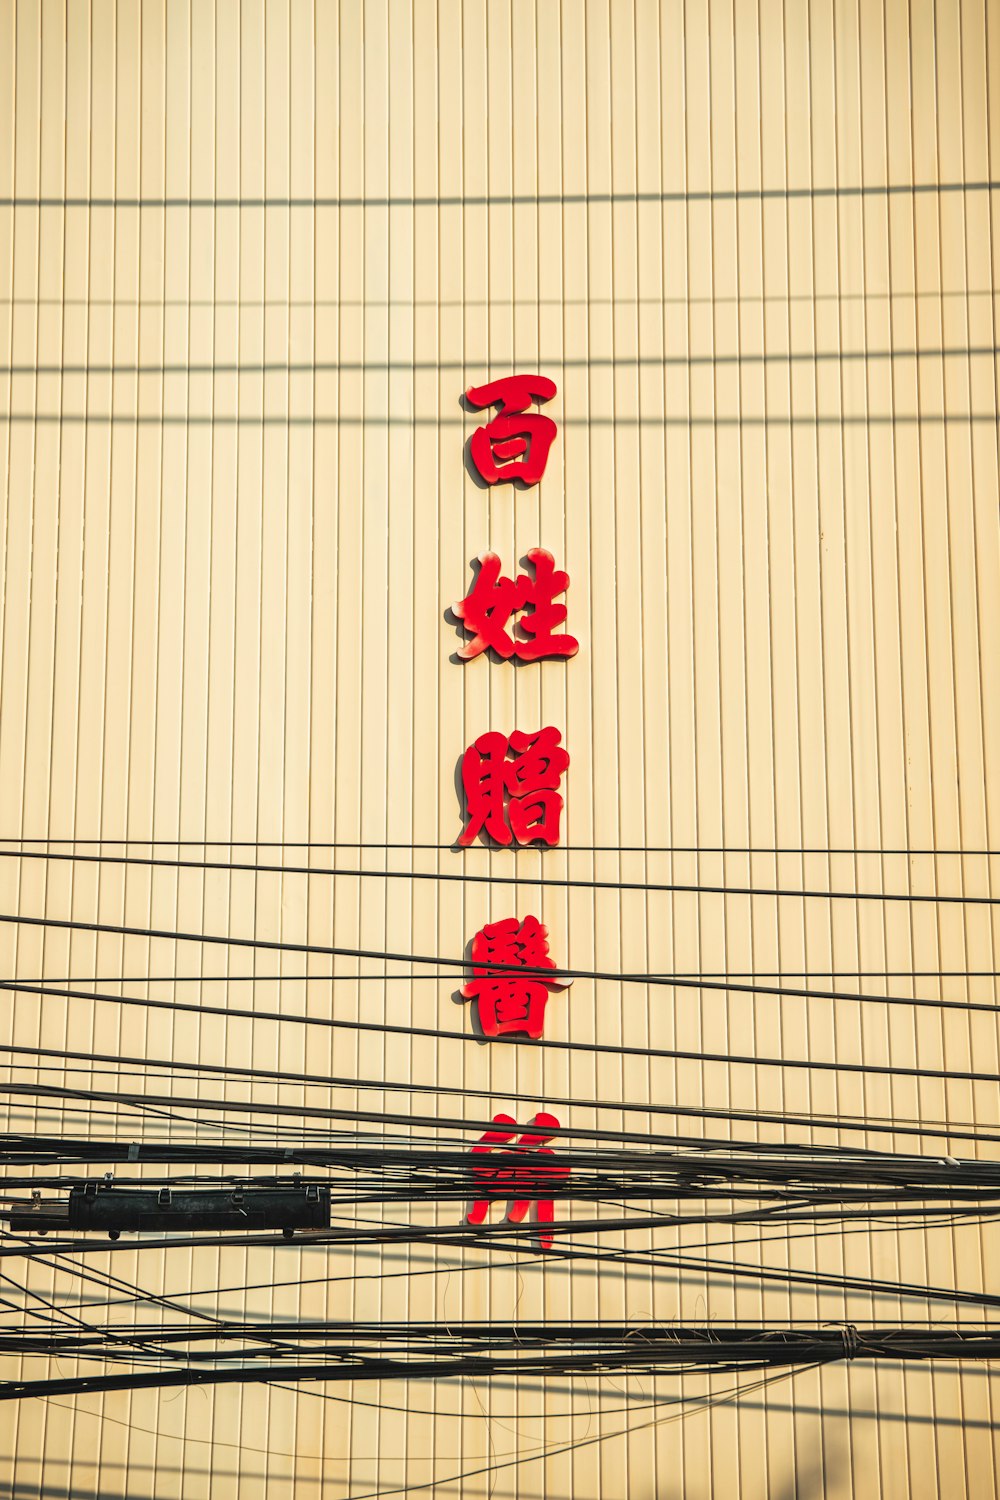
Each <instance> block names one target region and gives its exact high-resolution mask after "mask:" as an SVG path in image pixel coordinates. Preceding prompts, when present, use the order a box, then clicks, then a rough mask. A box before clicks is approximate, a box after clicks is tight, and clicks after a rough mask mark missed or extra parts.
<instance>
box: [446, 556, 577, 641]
mask: <svg viewBox="0 0 1000 1500" xmlns="http://www.w3.org/2000/svg"><path fill="white" fill-rule="evenodd" d="M526 561H527V562H528V563H530V564H531V567H532V569H533V570H534V577H533V578H529V577H528V575H527V574H526V573H519V574H518V575H517V578H516V579H514V578H507V577H501V576H500V568H501V566H502V564H501V562H500V559H499V557H498V556H497V554H496V553H495V552H483V553H481V554H480V557H479V563H480V567H479V573H478V575H477V576H476V581H475V584H474V585H473V588H472V593H471V594H469V595H468V597H467V598H465V599H462V600H460V602H459V603H458V604H455V605H453V606H452V609H453V613H454V614H455V615H456V616H457V618H458V619H459V620H461V621H462V622H463V624H464V626H465V629H466V630H467V631H469V632H471V633H472V635H473V637H474V638H473V640H471V641H470V642H469V643H468V645H465V646H462V647H460V649H459V652H458V655H459V656H460V657H461V659H462V660H463V661H472V659H473V658H474V657H476V656H480V655H481V654H482V653H483V652H484V651H486V650H487V649H488V648H490V647H492V649H493V650H494V651H495V652H496V653H497V655H498V656H501V657H502V658H503V659H504V661H509V660H510V658H511V657H512V656H516V657H517V658H518V660H519V661H544V660H545V659H546V658H548V657H568V656H575V655H576V653H577V651H579V649H580V643H579V641H577V640H576V639H575V638H574V637H573V636H571V635H556V634H555V630H556V627H557V626H558V625H561V624H562V623H563V621H564V620H565V618H566V606H565V604H556V602H555V600H556V597H557V595H559V594H562V593H565V591H566V589H567V587H568V586H569V574H568V573H563V572H560V571H558V570H557V568H556V565H555V558H554V557H553V556H552V553H551V552H546V551H545V549H544V548H543V547H532V549H531V551H530V552H529V553H528V555H527V559H526ZM519 611H523V613H522V614H521V616H520V618H519V619H518V621H517V622H516V623H517V625H518V627H519V628H520V630H521V632H522V633H523V635H525V636H527V637H528V639H527V640H515V639H514V638H513V637H512V636H511V634H510V632H509V630H508V626H509V625H510V623H511V617H512V616H513V615H514V614H517V613H518V612H519Z"/></svg>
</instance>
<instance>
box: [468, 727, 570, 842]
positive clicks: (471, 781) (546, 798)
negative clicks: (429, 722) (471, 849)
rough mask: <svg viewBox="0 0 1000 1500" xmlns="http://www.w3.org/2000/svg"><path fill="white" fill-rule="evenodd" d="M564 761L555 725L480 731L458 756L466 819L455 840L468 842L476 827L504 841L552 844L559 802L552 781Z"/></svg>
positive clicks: (555, 839) (555, 782) (559, 774)
mask: <svg viewBox="0 0 1000 1500" xmlns="http://www.w3.org/2000/svg"><path fill="white" fill-rule="evenodd" d="M509 756H512V757H513V758H512V759H511V758H508V757H509ZM568 765H569V755H568V754H567V752H566V751H565V750H564V749H563V748H562V745H561V736H560V734H559V731H558V729H553V728H551V727H548V728H546V729H539V730H537V731H536V732H535V733H534V734H524V733H523V732H522V731H521V730H519V729H515V730H514V731H513V733H512V734H511V735H509V736H508V735H505V734H500V733H498V732H496V731H490V732H489V733H487V734H481V735H480V736H479V738H478V739H477V740H476V741H475V743H474V744H472V745H470V746H469V748H468V750H466V752H465V754H464V755H463V757H462V786H463V789H464V791H465V796H466V802H467V806H468V821H467V823H466V825H465V827H464V828H463V829H462V832H461V833H460V834H459V837H458V842H459V844H461V845H462V846H463V847H464V846H466V845H468V844H471V843H472V841H473V839H474V838H475V837H476V835H477V834H478V833H480V832H485V833H487V834H489V836H490V837H491V838H493V839H495V840H496V842H497V843H498V844H504V845H507V844H510V843H512V842H513V841H514V840H516V841H517V843H519V844H531V843H544V844H549V845H552V844H557V843H558V842H559V819H560V816H561V814H562V806H563V799H562V797H561V796H560V794H559V791H558V787H559V782H560V779H561V777H562V774H563V772H564V771H565V770H566V768H567V766H568ZM505 799H506V800H505Z"/></svg>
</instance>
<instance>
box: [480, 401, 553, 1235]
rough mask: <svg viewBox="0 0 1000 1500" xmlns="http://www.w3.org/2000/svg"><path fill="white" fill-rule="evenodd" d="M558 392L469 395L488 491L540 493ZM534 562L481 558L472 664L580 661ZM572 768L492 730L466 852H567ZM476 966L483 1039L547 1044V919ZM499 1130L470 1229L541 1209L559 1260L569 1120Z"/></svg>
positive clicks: (483, 1168)
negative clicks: (482, 844) (559, 1193)
mask: <svg viewBox="0 0 1000 1500" xmlns="http://www.w3.org/2000/svg"><path fill="white" fill-rule="evenodd" d="M555 394H556V387H555V384H554V382H553V381H551V380H548V379H546V378H545V376H543V375H509V376H507V377H506V378H504V379H502V380H492V381H490V382H489V384H487V385H481V386H473V387H472V388H471V389H470V390H468V391H467V392H466V399H467V402H468V404H469V406H471V407H473V408H476V409H487V408H490V407H498V408H499V410H498V411H497V412H496V414H495V415H493V416H491V417H490V420H489V421H487V422H486V423H485V425H484V426H482V427H479V428H477V430H476V431H475V432H474V433H473V435H472V438H471V439H470V441H469V457H470V460H471V462H472V464H473V466H474V467H475V469H476V472H477V473H478V474H479V476H480V478H481V479H482V480H483V481H484V482H485V483H486V484H488V485H494V484H502V483H505V482H519V483H520V484H521V485H527V486H530V485H535V484H537V483H538V481H539V480H540V479H541V477H542V475H543V473H544V472H545V465H546V462H547V460H548V456H549V450H550V449H551V447H552V443H553V440H554V438H555V435H556V424H555V422H553V420H552V418H551V417H547V416H544V415H542V414H541V413H540V412H536V411H530V410H529V408H530V407H531V406H532V405H533V404H534V403H537V402H542V401H549V400H551V399H552V397H553V396H554V395H555ZM525 562H526V564H527V565H528V567H529V568H530V569H531V572H530V573H519V574H518V575H517V577H516V578H513V577H507V576H506V575H505V574H504V573H503V571H502V570H503V561H502V559H501V558H499V557H498V556H497V555H496V553H495V552H483V553H481V554H480V556H479V571H478V574H477V576H476V579H475V582H474V584H473V587H472V591H471V593H470V594H469V595H468V597H467V598H465V599H462V600H461V601H460V602H459V603H457V604H455V605H454V606H453V613H454V614H455V616H456V617H457V618H458V619H459V620H460V621H461V623H462V628H463V629H464V631H465V632H466V634H467V635H469V636H470V637H471V639H470V640H469V641H468V642H467V643H466V644H465V645H463V646H462V647H461V649H460V650H459V653H458V655H459V657H460V658H461V659H462V660H463V661H472V660H473V659H474V658H475V657H477V656H480V655H482V653H483V652H484V651H492V652H494V653H495V655H496V656H497V657H499V658H500V660H501V661H504V662H506V661H510V660H511V658H512V657H513V658H516V659H517V660H518V661H522V662H539V661H546V660H552V659H565V658H566V657H570V656H575V655H576V652H577V650H578V649H579V643H578V642H577V641H576V640H574V638H573V637H572V636H571V635H566V634H563V633H560V630H561V627H562V626H563V624H564V622H565V620H566V606H565V604H563V603H557V602H556V601H557V600H558V599H559V597H560V595H562V594H564V593H565V591H566V588H567V587H568V585H569V575H568V574H567V573H564V572H561V571H560V570H559V569H558V568H557V567H556V562H555V558H554V557H553V556H552V554H551V553H550V552H546V551H545V550H544V549H543V548H542V547H533V548H532V549H531V550H530V551H529V552H528V554H527V556H526V558H525ZM515 616H516V619H515ZM515 629H516V631H517V632H518V633H517V634H516V635H515V634H514V633H513V632H514V630H515ZM568 765H569V756H568V754H567V753H566V751H565V750H564V748H563V745H562V736H561V735H560V733H559V731H558V729H553V728H551V727H543V728H540V729H529V730H523V729H513V728H512V729H511V730H510V732H509V733H506V734H505V733H503V732H502V731H499V730H490V731H488V732H487V733H485V734H481V735H479V736H478V738H477V739H476V740H475V741H474V742H473V744H471V745H470V746H469V748H468V749H467V750H466V752H465V754H464V755H463V757H462V788H463V791H464V793H465V803H466V823H465V827H464V828H463V829H462V832H461V833H460V834H459V837H458V842H459V844H460V845H462V846H463V847H466V846H468V845H469V844H471V843H472V842H473V840H474V839H476V838H479V837H483V838H485V839H487V840H490V841H492V842H493V843H495V844H500V845H503V846H504V847H509V846H510V845H511V844H524V845H530V844H537V845H547V846H549V847H551V846H552V845H554V844H557V843H558V842H559V825H560V819H561V817H562V809H563V799H562V794H561V792H560V790H559V788H560V784H561V781H562V776H563V772H564V771H565V770H566V768H567V766H568ZM471 960H472V978H471V979H470V980H469V981H468V983H467V984H466V985H465V986H464V987H463V989H462V994H463V996H464V997H465V999H466V1000H471V1001H473V1002H474V1004H475V1006H476V1010H477V1013H478V1021H479V1025H480V1028H481V1030H482V1033H483V1035H484V1036H487V1037H497V1036H505V1035H511V1034H515V1035H516V1034H518V1033H520V1034H521V1035H523V1036H527V1037H530V1038H532V1039H535V1040H537V1038H538V1037H540V1036H541V1035H542V1031H543V1029H544V1025H545V1007H546V1004H547V1002H548V1000H549V998H550V995H551V994H552V992H553V991H555V990H558V989H562V988H564V987H565V985H566V984H567V983H568V981H566V980H560V979H559V978H557V977H553V978H552V979H548V978H547V977H546V971H547V970H553V971H555V970H556V967H557V966H556V964H555V962H554V961H553V959H552V958H551V957H550V955H549V945H548V937H547V933H546V930H545V928H544V927H543V926H542V924H541V922H539V920H538V919H537V917H531V916H526V917H524V918H523V919H522V918H518V917H506V918H504V919H503V920H502V921H499V922H488V923H487V924H486V926H485V927H484V928H483V929H482V930H481V931H480V932H477V933H476V935H475V937H474V938H473V940H472V952H471ZM519 971H520V972H519ZM493 1125H494V1128H493V1129H492V1130H488V1131H487V1132H486V1134H485V1135H484V1136H483V1137H482V1139H481V1140H480V1141H479V1142H478V1144H477V1145H475V1146H473V1148H472V1150H473V1154H474V1155H477V1156H488V1155H489V1153H491V1152H492V1151H494V1150H495V1149H496V1148H498V1147H500V1148H504V1150H503V1154H502V1156H498V1157H494V1158H493V1159H492V1160H490V1161H484V1162H483V1163H482V1164H481V1165H480V1164H477V1165H474V1166H473V1176H474V1181H475V1184H476V1186H475V1191H476V1192H477V1193H481V1194H482V1196H481V1197H477V1198H476V1201H475V1202H474V1203H473V1205H472V1207H471V1209H470V1210H469V1215H468V1220H469V1223H470V1224H481V1223H482V1222H483V1221H484V1219H485V1218H486V1216H487V1214H488V1213H489V1209H490V1205H491V1203H494V1202H497V1201H500V1200H506V1201H507V1204H508V1212H507V1217H508V1220H509V1221H510V1222H511V1223H513V1224H519V1223H521V1221H522V1220H523V1219H524V1218H525V1217H526V1215H527V1213H528V1210H529V1208H530V1207H531V1205H532V1203H534V1204H535V1218H536V1220H537V1222H538V1225H539V1233H538V1238H539V1242H540V1244H541V1245H542V1248H543V1249H546V1250H548V1249H550V1248H551V1245H552V1235H551V1234H550V1233H547V1232H546V1230H545V1229H544V1227H543V1226H544V1225H547V1224H551V1223H552V1220H553V1202H552V1199H551V1198H546V1197H544V1196H541V1195H544V1192H545V1188H546V1185H547V1184H552V1182H553V1180H554V1179H558V1178H565V1177H566V1176H568V1174H569V1168H568V1167H567V1166H565V1165H563V1164H561V1163H559V1162H558V1161H557V1160H556V1158H555V1156H554V1154H553V1152H552V1151H551V1150H550V1149H549V1147H548V1142H549V1141H550V1140H551V1139H552V1136H553V1134H554V1133H555V1131H557V1130H558V1129H559V1121H558V1120H557V1119H556V1118H555V1116H554V1115H550V1114H546V1113H544V1112H541V1113H539V1114H536V1115H535V1118H534V1119H533V1120H532V1121H531V1122H530V1123H529V1124H528V1125H526V1126H525V1127H524V1128H523V1130H522V1128H521V1127H520V1126H519V1125H518V1124H517V1122H516V1121H515V1120H512V1119H511V1118H510V1116H509V1115H495V1116H494V1117H493ZM549 1190H550V1191H551V1186H550V1188H549Z"/></svg>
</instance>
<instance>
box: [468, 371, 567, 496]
mask: <svg viewBox="0 0 1000 1500" xmlns="http://www.w3.org/2000/svg"><path fill="white" fill-rule="evenodd" d="M555 393H556V387H555V381H552V380H548V379H546V377H545V376H544V375H507V376H505V377H504V378H503V379H502V380H491V381H490V382H489V383H488V384H487V385H477V386H470V387H469V389H468V390H467V391H466V393H465V395H466V399H467V400H468V402H469V404H470V405H471V406H477V407H479V406H499V408H500V411H499V412H498V414H497V415H496V416H495V417H491V418H490V420H489V421H488V422H487V423H486V426H485V427H478V428H477V429H476V431H475V432H474V433H473V434H472V437H471V438H470V439H469V457H470V458H471V459H472V462H473V463H474V464H475V466H476V470H477V472H478V474H479V476H480V478H482V479H484V480H485V481H486V483H487V484H497V483H499V482H500V481H502V480H505V479H520V480H521V482H522V484H537V483H538V481H539V480H540V479H541V477H542V475H543V474H544V472H545V464H546V461H547V459H548V456H549V449H550V448H551V447H552V443H553V440H554V438H555V435H556V424H555V423H554V422H553V420H552V418H551V417H543V416H542V415H541V414H540V413H539V412H529V411H528V407H529V406H530V405H531V403H532V401H549V400H551V399H552V397H553V396H554V395H555ZM498 460H499V466H498Z"/></svg>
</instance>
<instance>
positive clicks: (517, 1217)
mask: <svg viewBox="0 0 1000 1500" xmlns="http://www.w3.org/2000/svg"><path fill="white" fill-rule="evenodd" d="M493 1124H494V1125H496V1126H497V1127H498V1129H496V1130H487V1132H486V1134H485V1135H483V1136H482V1137H481V1138H480V1140H479V1143H478V1144H477V1145H475V1146H473V1148H472V1153H473V1155H474V1156H475V1155H481V1154H483V1153H486V1152H490V1151H492V1150H493V1149H494V1148H495V1147H497V1146H508V1145H509V1144H510V1142H511V1141H513V1140H514V1137H515V1136H516V1135H517V1133H518V1131H519V1130H520V1128H521V1127H520V1126H519V1125H518V1124H517V1121H516V1120H512V1119H511V1117H510V1115H494V1116H493ZM558 1129H559V1121H558V1120H557V1119H556V1117H555V1115H549V1114H545V1113H544V1112H541V1113H539V1114H537V1115H536V1116H535V1118H534V1119H533V1120H532V1121H531V1124H530V1125H529V1126H528V1127H527V1129H526V1130H525V1131H524V1132H523V1134H522V1136H521V1139H520V1140H519V1141H517V1142H516V1143H515V1144H514V1145H513V1146H511V1147H510V1150H509V1151H506V1152H505V1153H504V1156H505V1158H507V1159H506V1160H505V1161H504V1162H491V1163H490V1164H489V1165H488V1166H486V1165H484V1166H474V1167H473V1169H472V1173H473V1177H474V1178H475V1181H476V1187H477V1190H478V1191H479V1192H481V1193H486V1194H488V1196H487V1197H485V1198H477V1199H476V1200H475V1202H474V1203H473V1204H472V1207H471V1208H470V1209H469V1212H468V1215H467V1222H468V1223H469V1224H482V1222H483V1220H484V1219H485V1218H486V1215H487V1214H488V1213H489V1211H490V1204H491V1203H492V1202H495V1201H496V1199H498V1198H506V1199H507V1200H508V1207H507V1219H508V1222H509V1223H511V1224H520V1223H522V1222H523V1220H524V1219H525V1217H526V1216H527V1213H528V1209H529V1208H530V1207H531V1205H532V1203H534V1205H535V1218H536V1220H537V1222H538V1223H539V1224H551V1223H552V1221H553V1219H554V1218H555V1210H554V1207H553V1202H552V1199H551V1198H545V1197H542V1196H541V1195H542V1194H543V1193H544V1192H545V1189H546V1187H547V1186H548V1185H549V1184H551V1183H552V1182H553V1181H554V1180H561V1179H563V1178H566V1177H568V1176H569V1167H568V1166H566V1165H565V1164H563V1163H561V1162H556V1161H554V1160H551V1161H550V1160H549V1158H554V1156H555V1153H554V1152H553V1151H552V1150H551V1149H550V1148H549V1146H548V1145H547V1144H546V1143H547V1142H548V1141H550V1140H551V1139H552V1137H553V1135H554V1133H555V1132H556V1131H557V1130H558ZM521 1155H524V1156H529V1157H530V1158H531V1160H529V1161H527V1162H523V1163H522V1162H520V1161H519V1160H517V1158H518V1157H519V1156H521ZM539 1157H543V1158H546V1160H544V1161H542V1162H539V1161H538V1158H539ZM511 1158H513V1160H511ZM538 1241H539V1244H540V1245H541V1247H542V1249H543V1250H551V1248H552V1236H551V1234H546V1233H545V1232H544V1231H539V1235H538Z"/></svg>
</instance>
